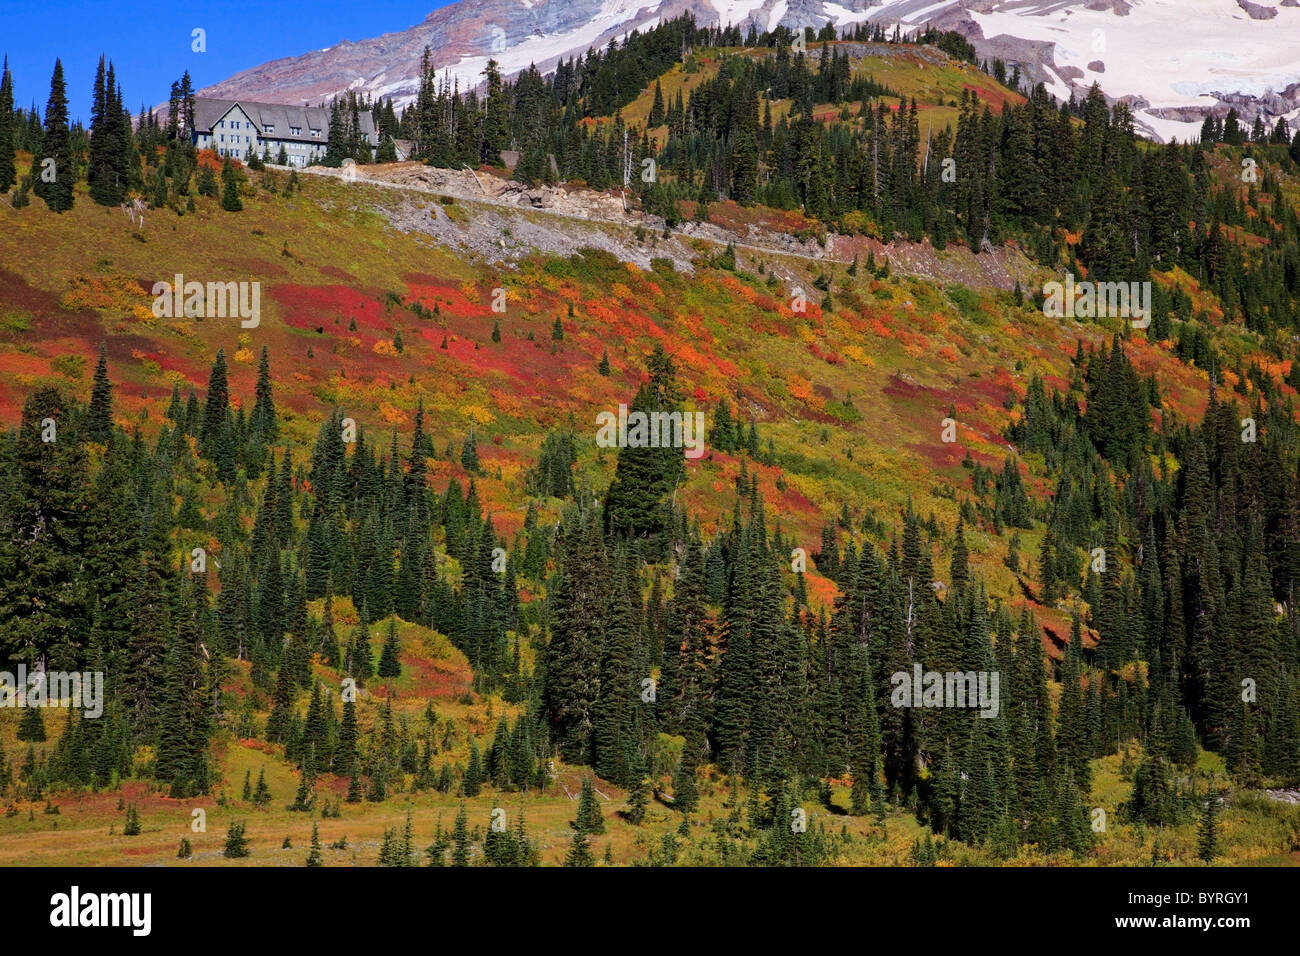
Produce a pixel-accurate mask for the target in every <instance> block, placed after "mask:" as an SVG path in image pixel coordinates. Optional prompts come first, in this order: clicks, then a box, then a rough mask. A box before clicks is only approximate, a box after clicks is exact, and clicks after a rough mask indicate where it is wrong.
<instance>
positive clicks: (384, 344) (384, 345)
mask: <svg viewBox="0 0 1300 956" xmlns="http://www.w3.org/2000/svg"><path fill="white" fill-rule="evenodd" d="M358 344H360V343H358ZM370 348H371V349H372V350H373V351H374V353H375V354H376V355H396V354H397V349H396V348H394V347H393V343H392V342H390V341H388V340H387V339H376V340H375V344H374V345H372V346H370Z"/></svg>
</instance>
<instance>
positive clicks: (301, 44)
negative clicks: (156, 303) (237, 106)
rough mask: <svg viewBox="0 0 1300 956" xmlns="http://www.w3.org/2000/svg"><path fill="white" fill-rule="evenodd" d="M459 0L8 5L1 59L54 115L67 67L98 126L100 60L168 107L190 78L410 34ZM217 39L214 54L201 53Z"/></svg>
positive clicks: (32, 0)
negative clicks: (174, 87)
mask: <svg viewBox="0 0 1300 956" xmlns="http://www.w3.org/2000/svg"><path fill="white" fill-rule="evenodd" d="M450 2H451V0H362V2H358V0H308V2H306V3H289V2H284V0H281V2H268V0H242V2H238V3H235V2H231V0H225V2H212V0H196V2H183V0H182V2H180V3H178V2H176V0H170V2H165V3H164V2H161V0H80V2H69V0H0V54H6V53H7V54H8V56H9V67H10V69H11V70H12V71H13V75H14V87H15V89H14V101H15V103H16V104H17V105H18V106H22V107H24V108H25V107H27V106H30V105H31V103H32V101H33V100H35V101H36V105H37V107H38V109H39V110H40V111H41V114H42V115H44V111H45V101H46V99H47V98H48V97H49V95H50V74H51V73H53V72H54V59H55V57H60V58H62V60H63V73H64V77H65V79H66V80H67V84H68V108H69V112H70V113H71V114H72V117H73V118H74V119H77V118H80V119H81V121H82V122H83V123H88V122H89V121H90V97H91V87H92V86H93V84H94V81H95V66H96V64H97V63H98V62H99V55H100V53H104V54H107V56H108V57H109V59H111V60H112V61H113V63H114V65H115V66H116V68H117V78H118V81H119V82H120V83H121V84H122V92H123V95H124V96H125V98H126V106H127V108H128V109H130V110H131V112H132V113H135V112H137V111H138V110H139V109H140V104H141V103H145V104H146V105H149V106H156V105H158V104H159V103H165V102H166V101H167V94H168V92H169V90H170V89H171V83H172V80H175V79H179V78H180V76H181V74H182V73H183V72H185V71H186V70H189V71H190V76H191V77H192V78H193V80H194V88H195V89H201V88H202V87H204V86H208V85H210V84H212V83H216V82H218V81H220V80H224V79H225V78H226V77H228V76H230V75H231V74H232V73H237V72H239V71H240V70H243V69H247V68H248V67H250V66H256V65H257V64H259V63H265V62H266V61H267V60H273V59H275V58H277V57H281V56H292V55H294V54H298V53H306V52H308V51H309V50H318V49H320V48H322V47H327V46H333V45H334V44H336V43H338V42H339V41H341V40H361V39H365V38H366V37H373V36H378V35H379V34H381V33H391V32H393V31H395V30H404V29H406V28H407V27H409V26H412V25H414V24H416V23H419V22H420V21H422V20H423V19H424V18H425V17H426V16H427V15H428V14H429V13H430V11H432V10H436V9H438V8H439V7H443V6H446V5H447V4H448V3H450ZM195 27H201V28H202V29H204V30H205V31H206V32H207V52H206V53H195V52H193V51H192V50H191V45H192V42H193V40H192V31H193V30H194V28H195Z"/></svg>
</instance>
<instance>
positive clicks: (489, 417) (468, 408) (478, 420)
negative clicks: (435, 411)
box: [460, 405, 497, 425]
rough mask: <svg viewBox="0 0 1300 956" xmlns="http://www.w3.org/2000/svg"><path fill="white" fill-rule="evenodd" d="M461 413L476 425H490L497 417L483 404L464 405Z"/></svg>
mask: <svg viewBox="0 0 1300 956" xmlns="http://www.w3.org/2000/svg"><path fill="white" fill-rule="evenodd" d="M460 413H461V414H462V415H464V416H465V417H466V418H468V419H469V420H470V421H472V422H474V423H475V424H476V425H490V424H492V423H493V422H494V421H496V420H497V417H496V416H495V415H493V414H492V413H491V412H490V411H488V410H487V409H486V408H484V407H483V406H482V405H462V406H461V407H460Z"/></svg>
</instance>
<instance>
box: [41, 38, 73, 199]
mask: <svg viewBox="0 0 1300 956" xmlns="http://www.w3.org/2000/svg"><path fill="white" fill-rule="evenodd" d="M76 169H77V167H76V157H75V156H74V155H73V152H72V143H71V138H70V132H69V129H68V94H67V87H66V86H65V85H64V82H63V63H62V62H60V61H59V60H55V61H54V75H53V76H52V77H51V78H50V98H49V101H48V102H47V103H46V105H45V128H44V133H43V136H42V139H41V144H40V149H39V151H38V152H37V153H36V154H35V155H34V156H33V158H32V176H33V177H34V183H35V185H34V187H33V191H34V192H35V193H36V195H37V196H39V197H40V198H41V199H43V200H45V205H47V206H48V207H49V208H50V210H51V211H53V212H66V211H67V210H69V209H71V208H72V203H73V192H72V187H73V183H74V182H75V181H76V178H77V172H76Z"/></svg>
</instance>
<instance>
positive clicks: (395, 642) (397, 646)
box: [379, 614, 402, 677]
mask: <svg viewBox="0 0 1300 956" xmlns="http://www.w3.org/2000/svg"><path fill="white" fill-rule="evenodd" d="M401 649H402V644H401V641H400V640H399V639H398V636H397V615H396V614H394V615H393V616H392V617H390V618H389V619H388V631H387V632H386V634H385V635H384V649H383V651H382V652H381V653H380V655H379V676H380V677H398V676H400V675H401V673H402V662H401V659H400V658H399V654H400V652H401Z"/></svg>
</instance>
